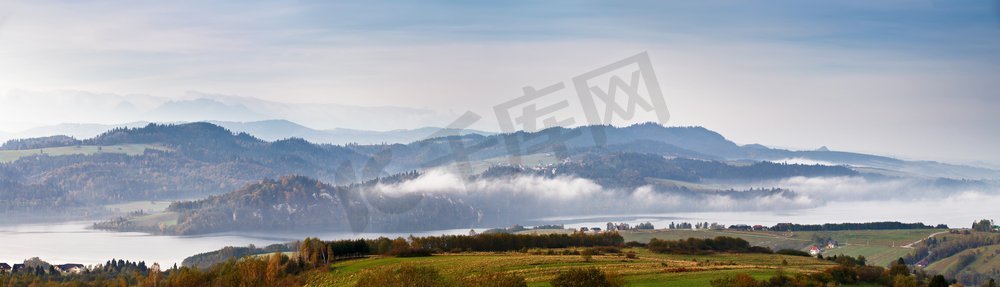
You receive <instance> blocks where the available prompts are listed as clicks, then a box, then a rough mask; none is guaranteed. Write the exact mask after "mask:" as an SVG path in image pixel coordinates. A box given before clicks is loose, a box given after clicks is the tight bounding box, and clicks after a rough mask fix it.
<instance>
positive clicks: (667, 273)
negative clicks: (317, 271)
mask: <svg viewBox="0 0 1000 287" xmlns="http://www.w3.org/2000/svg"><path fill="white" fill-rule="evenodd" d="M624 251H625V252H628V251H634V252H636V253H637V254H638V258H637V259H626V258H625V257H624V255H621V254H608V255H596V256H593V258H592V259H591V260H590V261H586V260H584V259H583V258H582V257H581V256H579V255H543V254H531V253H532V252H530V251H529V253H516V252H511V253H482V252H480V253H457V254H441V255H434V256H430V257H413V258H395V257H376V258H368V259H360V260H348V261H343V262H338V263H336V264H333V265H332V266H331V268H330V269H331V271H330V272H328V273H326V274H323V275H321V276H318V277H316V278H313V280H311V281H310V284H309V286H350V285H351V284H353V283H354V282H356V281H357V280H358V278H359V275H361V274H362V273H363V272H369V271H370V270H375V269H377V268H388V267H389V266H391V265H396V264H412V265H415V266H429V267H433V268H436V269H437V270H439V271H440V272H441V274H442V276H444V277H445V278H448V279H452V280H459V279H461V278H464V277H465V276H470V275H475V274H480V273H483V272H506V273H514V274H517V275H520V276H523V277H524V278H525V280H526V281H527V282H528V283H529V286H549V284H548V282H549V281H551V280H552V279H553V278H555V276H556V275H557V274H558V273H559V272H562V271H566V270H568V269H571V268H581V267H594V268H598V269H600V270H602V271H604V272H606V273H611V274H616V275H617V276H621V277H622V278H623V279H624V280H625V281H627V282H628V283H630V284H633V286H707V285H708V282H709V281H711V280H712V279H715V278H720V277H724V276H727V275H731V274H736V273H748V274H751V275H753V276H755V277H758V278H768V277H770V276H773V275H775V274H777V272H779V271H778V270H779V269H780V270H783V271H782V272H786V273H792V274H796V273H810V272H817V271H821V270H824V269H826V268H829V267H831V266H833V264H832V263H830V262H826V261H822V260H818V259H814V258H809V257H796V256H784V255H773V254H714V255H683V256H682V255H668V254H656V253H651V252H649V251H648V250H646V249H625V250H624ZM783 260H784V261H787V262H788V263H789V264H788V266H783V265H782V264H781V262H782V261H783Z"/></svg>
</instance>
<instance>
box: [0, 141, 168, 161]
mask: <svg viewBox="0 0 1000 287" xmlns="http://www.w3.org/2000/svg"><path fill="white" fill-rule="evenodd" d="M146 149H154V150H169V149H168V148H165V147H162V146H158V145H148V144H123V145H110V146H93V145H85V146H66V147H52V148H43V149H29V150H0V163H6V162H14V161H17V160H18V159H21V158H22V157H27V156H33V155H42V154H44V155H49V156H61V155H93V154H97V153H122V154H127V155H141V154H142V153H143V152H145V151H146Z"/></svg>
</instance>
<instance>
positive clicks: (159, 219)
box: [129, 212, 179, 227]
mask: <svg viewBox="0 0 1000 287" xmlns="http://www.w3.org/2000/svg"><path fill="white" fill-rule="evenodd" d="M178 216H179V214H178V213H176V212H162V213H156V214H150V215H144V216H140V217H136V218H133V219H130V220H129V221H132V222H133V223H135V225H137V226H143V227H159V226H160V225H164V226H174V225H177V218H178Z"/></svg>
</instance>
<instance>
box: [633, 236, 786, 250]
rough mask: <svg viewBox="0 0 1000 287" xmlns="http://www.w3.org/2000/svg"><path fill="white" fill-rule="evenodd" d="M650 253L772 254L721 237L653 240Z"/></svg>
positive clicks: (757, 247)
mask: <svg viewBox="0 0 1000 287" xmlns="http://www.w3.org/2000/svg"><path fill="white" fill-rule="evenodd" d="M646 246H647V248H649V250H650V251H653V252H657V253H671V254H708V253H714V252H734V253H772V251H771V249H769V248H767V247H760V246H751V245H750V242H747V241H746V240H743V239H742V238H735V237H727V236H719V237H716V238H706V239H699V238H688V239H681V240H660V239H656V238H653V239H651V240H649V244H647V245H646Z"/></svg>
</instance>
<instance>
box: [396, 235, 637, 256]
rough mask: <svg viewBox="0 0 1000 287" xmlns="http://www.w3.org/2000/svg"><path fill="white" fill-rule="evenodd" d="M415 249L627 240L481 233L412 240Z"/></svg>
mask: <svg viewBox="0 0 1000 287" xmlns="http://www.w3.org/2000/svg"><path fill="white" fill-rule="evenodd" d="M410 240H411V241H412V247H414V248H422V249H429V250H432V251H435V252H461V251H485V252H497V251H515V250H524V249H532V248H567V247H594V246H619V245H622V244H624V243H625V240H624V239H623V238H622V236H621V235H619V234H618V233H617V232H604V233H597V234H587V233H583V232H574V233H573V234H540V235H532V234H506V233H495V234H479V235H475V236H462V235H445V236H428V237H411V238H410Z"/></svg>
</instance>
